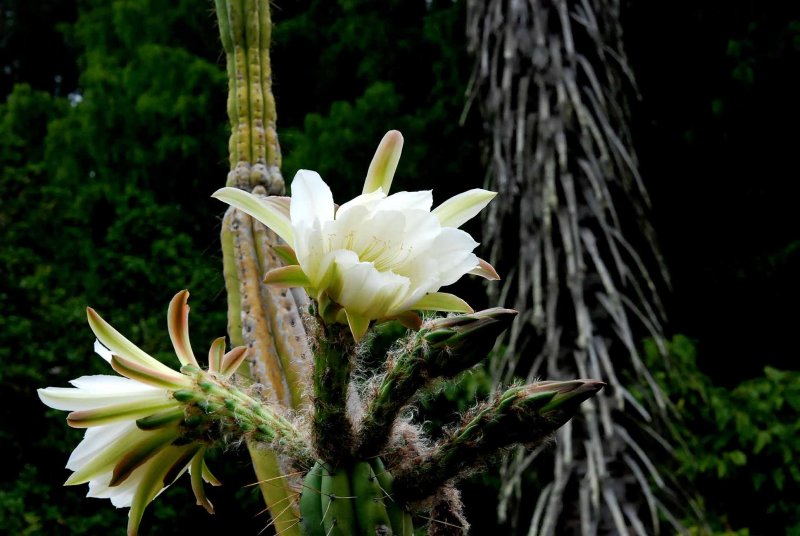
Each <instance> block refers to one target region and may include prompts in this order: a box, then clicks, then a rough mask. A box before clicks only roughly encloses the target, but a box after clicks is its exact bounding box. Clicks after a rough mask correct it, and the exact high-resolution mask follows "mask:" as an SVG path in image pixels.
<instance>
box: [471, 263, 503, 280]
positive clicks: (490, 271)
mask: <svg viewBox="0 0 800 536" xmlns="http://www.w3.org/2000/svg"><path fill="white" fill-rule="evenodd" d="M469 273H470V274H471V275H477V276H480V277H482V278H484V279H488V280H489V281H499V280H500V274H498V273H497V270H495V269H494V266H492V265H491V264H489V263H488V262H486V261H485V260H483V259H478V266H476V267H475V268H473V269H472V270H470V272H469Z"/></svg>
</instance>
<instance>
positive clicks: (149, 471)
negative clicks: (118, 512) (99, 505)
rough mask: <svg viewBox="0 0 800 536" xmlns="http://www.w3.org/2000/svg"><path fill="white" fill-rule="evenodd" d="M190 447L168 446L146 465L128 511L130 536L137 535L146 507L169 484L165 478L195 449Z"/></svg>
mask: <svg viewBox="0 0 800 536" xmlns="http://www.w3.org/2000/svg"><path fill="white" fill-rule="evenodd" d="M193 448H194V446H193V445H192V446H188V447H167V448H166V449H164V450H163V451H161V452H159V453H158V455H156V457H155V458H153V460H151V461H150V462H149V463H147V465H145V466H144V467H143V468H142V470H143V471H144V472H143V474H142V477H141V481H140V482H139V485H138V486H137V487H136V493H135V494H134V496H133V500H132V501H131V509H130V512H128V536H136V535H137V534H138V531H139V523H140V522H141V521H142V515H143V514H144V509H145V508H146V507H147V505H148V504H150V502H151V501H152V500H153V499H155V498H156V496H157V495H158V494H159V493H161V491H163V490H164V489H165V488H166V486H168V485H169V484H166V485H165V484H164V480H165V478H167V476H168V475H169V473H171V472H173V470H174V466H175V464H176V463H178V464H179V463H180V462H181V461H182V460H183V458H184V457H185V456H186V453H187V452H188V451H190V449H193Z"/></svg>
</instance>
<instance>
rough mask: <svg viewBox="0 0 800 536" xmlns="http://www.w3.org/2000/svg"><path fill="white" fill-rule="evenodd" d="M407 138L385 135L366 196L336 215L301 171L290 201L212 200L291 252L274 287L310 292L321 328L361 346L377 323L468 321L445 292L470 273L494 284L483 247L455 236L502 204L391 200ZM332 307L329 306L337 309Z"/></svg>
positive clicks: (476, 197)
mask: <svg viewBox="0 0 800 536" xmlns="http://www.w3.org/2000/svg"><path fill="white" fill-rule="evenodd" d="M402 146H403V137H402V135H401V134H400V133H399V132H397V131H390V132H388V133H387V134H386V135H385V136H384V138H383V140H382V141H381V144H380V146H379V147H378V150H377V152H376V153H375V157H374V158H373V160H372V164H371V165H370V168H369V172H368V173H367V179H366V181H365V184H364V189H363V193H362V194H361V195H359V196H358V197H356V198H355V199H353V200H351V201H348V202H347V203H344V204H343V205H341V206H339V207H338V208H337V206H336V205H335V204H334V202H333V195H332V193H331V190H330V188H329V187H328V185H327V184H325V182H324V181H323V180H322V178H321V177H320V176H319V174H318V173H316V172H314V171H309V170H300V171H298V172H297V175H295V178H294V180H293V181H292V197H291V199H289V198H285V197H257V196H254V195H252V194H250V193H248V192H245V191H243V190H238V189H236V188H222V189H221V190H218V191H217V192H216V193H214V197H216V198H217V199H220V200H222V201H224V202H226V203H228V204H230V205H232V206H234V207H236V208H238V209H240V210H242V211H244V212H246V213H248V214H250V215H251V216H253V217H254V218H256V219H257V220H259V221H261V222H262V223H264V224H265V225H267V226H268V227H270V228H271V229H272V230H273V231H275V232H276V233H277V234H278V235H279V236H280V237H281V238H282V239H283V240H285V241H286V243H287V244H288V245H289V247H290V248H291V250H289V249H288V248H287V250H286V251H284V253H285V255H284V257H285V258H287V259H289V260H290V263H291V265H289V266H286V267H283V268H278V269H275V270H272V271H271V272H269V273H268V274H267V276H266V279H265V281H267V282H268V283H272V284H276V285H283V286H289V287H291V286H297V287H305V288H307V289H308V290H309V293H310V294H311V295H312V297H314V298H316V299H317V301H318V302H319V305H320V310H321V313H322V314H323V318H324V317H325V316H326V313H328V314H327V316H328V317H330V316H331V314H330V313H331V312H333V318H334V319H336V320H338V321H341V322H344V321H346V322H347V323H348V324H349V326H350V329H351V331H352V333H353V336H354V337H355V339H356V340H359V339H360V338H361V337H363V335H364V334H365V333H366V331H367V329H368V327H369V323H370V321H371V320H376V319H384V318H397V317H402V316H403V315H404V314H407V313H408V312H409V311H418V310H431V311H448V312H461V313H464V312H472V308H471V307H470V306H469V305H468V304H467V303H466V302H464V301H463V300H462V299H461V298H458V297H457V296H454V295H453V294H448V293H444V292H438V290H439V289H440V288H441V287H444V286H447V285H451V284H453V283H455V282H456V281H458V280H459V279H460V278H461V276H463V275H464V274H467V273H472V274H475V275H480V276H483V277H486V278H487V279H498V276H497V273H496V272H495V270H494V269H493V268H492V267H491V266H490V265H489V264H488V263H487V262H485V261H483V260H481V259H479V258H478V257H477V256H476V255H475V254H474V253H473V252H472V251H473V250H474V249H475V247H476V246H477V245H478V243H477V242H476V241H475V240H473V238H472V237H471V236H470V235H469V233H467V232H465V231H462V230H460V229H459V227H460V226H461V225H462V224H464V223H465V222H466V221H468V220H470V219H471V218H473V217H474V216H476V215H477V214H478V213H479V212H480V210H481V209H483V207H485V206H486V205H487V204H488V203H489V202H490V201H491V200H492V199H493V198H494V196H495V195H496V194H495V193H494V192H489V191H487V190H482V189H477V188H476V189H473V190H469V191H467V192H464V193H462V194H459V195H456V196H455V197H452V198H450V199H448V200H447V201H445V202H444V203H442V204H441V205H439V206H438V207H436V208H435V209H433V210H431V208H432V206H433V196H432V195H431V191H430V190H427V191H420V192H398V193H395V194H392V195H388V191H389V187H390V186H391V183H392V179H393V177H394V172H395V169H396V168H397V162H398V160H399V158H400V153H401V151H402ZM331 302H332V303H331Z"/></svg>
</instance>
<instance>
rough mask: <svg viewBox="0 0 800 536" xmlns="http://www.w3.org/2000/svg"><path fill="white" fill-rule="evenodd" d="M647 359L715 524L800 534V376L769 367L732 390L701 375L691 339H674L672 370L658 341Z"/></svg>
mask: <svg viewBox="0 0 800 536" xmlns="http://www.w3.org/2000/svg"><path fill="white" fill-rule="evenodd" d="M646 356H647V365H648V366H649V367H650V369H651V370H653V371H655V372H654V374H655V377H656V379H657V380H658V381H659V383H660V384H661V386H662V388H663V389H664V390H665V391H666V392H667V393H668V394H669V396H670V399H671V400H672V401H673V403H674V404H675V409H676V417H677V418H676V419H675V420H674V422H673V424H674V428H673V434H674V435H675V436H676V437H677V438H678V439H680V440H681V442H683V443H684V444H685V448H683V449H679V450H677V451H676V452H677V456H678V461H679V463H680V471H681V473H683V475H684V476H686V477H688V478H689V479H690V480H691V481H693V482H694V483H695V484H696V486H697V487H698V489H699V491H700V493H701V494H702V495H703V497H704V499H705V503H706V507H707V509H708V512H709V513H710V514H711V516H712V519H713V518H714V516H717V518H718V521H719V522H723V521H724V522H725V524H728V523H729V524H730V525H731V526H733V527H740V528H745V529H747V528H749V529H750V530H752V531H753V533H755V534H762V533H767V534H777V533H778V532H776V531H777V530H778V529H783V528H787V527H794V530H800V505H799V504H798V503H797V500H796V497H798V495H800V371H781V370H777V369H775V368H772V367H766V368H765V369H764V375H763V376H761V377H757V378H753V379H750V380H746V381H743V382H742V383H740V384H739V385H737V386H736V387H735V388H733V389H728V388H724V387H720V386H717V385H714V384H713V383H712V382H711V380H710V379H709V377H708V376H706V375H705V374H704V373H703V372H702V371H701V370H700V369H699V368H698V365H697V350H696V345H695V343H694V342H693V341H692V340H690V339H689V338H687V337H684V336H681V335H677V336H675V337H673V339H672V341H671V342H670V344H669V360H668V363H667V364H666V365H665V364H664V363H663V360H662V358H661V357H660V355H659V352H658V349H657V348H656V345H655V344H654V343H653V341H648V342H647V343H646ZM730 489H736V490H738V491H737V493H736V494H731V493H729V492H728V490H730ZM745 524H746V525H745ZM743 525H745V526H744V527H743Z"/></svg>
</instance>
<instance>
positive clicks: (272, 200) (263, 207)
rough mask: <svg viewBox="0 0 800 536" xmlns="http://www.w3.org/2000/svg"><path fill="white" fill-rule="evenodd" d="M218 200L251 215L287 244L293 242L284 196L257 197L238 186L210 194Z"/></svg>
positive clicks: (292, 232)
mask: <svg viewBox="0 0 800 536" xmlns="http://www.w3.org/2000/svg"><path fill="white" fill-rule="evenodd" d="M211 197H215V198H217V199H219V200H220V201H223V202H225V203H228V204H229V205H230V206H232V207H234V208H238V209H239V210H241V211H242V212H244V213H246V214H249V215H251V216H252V217H254V218H255V219H257V220H258V221H260V222H261V223H263V224H264V225H266V226H267V227H269V228H270V229H272V230H273V231H275V232H276V233H278V236H280V237H281V238H283V239H284V240H285V241H286V242H288V243H289V244H292V243H293V242H294V231H293V230H292V222H291V220H290V217H289V214H288V213H287V211H286V198H281V197H258V196H255V195H253V194H251V193H250V192H245V191H244V190H240V189H238V188H231V187H226V188H220V189H219V190H217V191H216V192H214V193H213V194H212V196H211Z"/></svg>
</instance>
